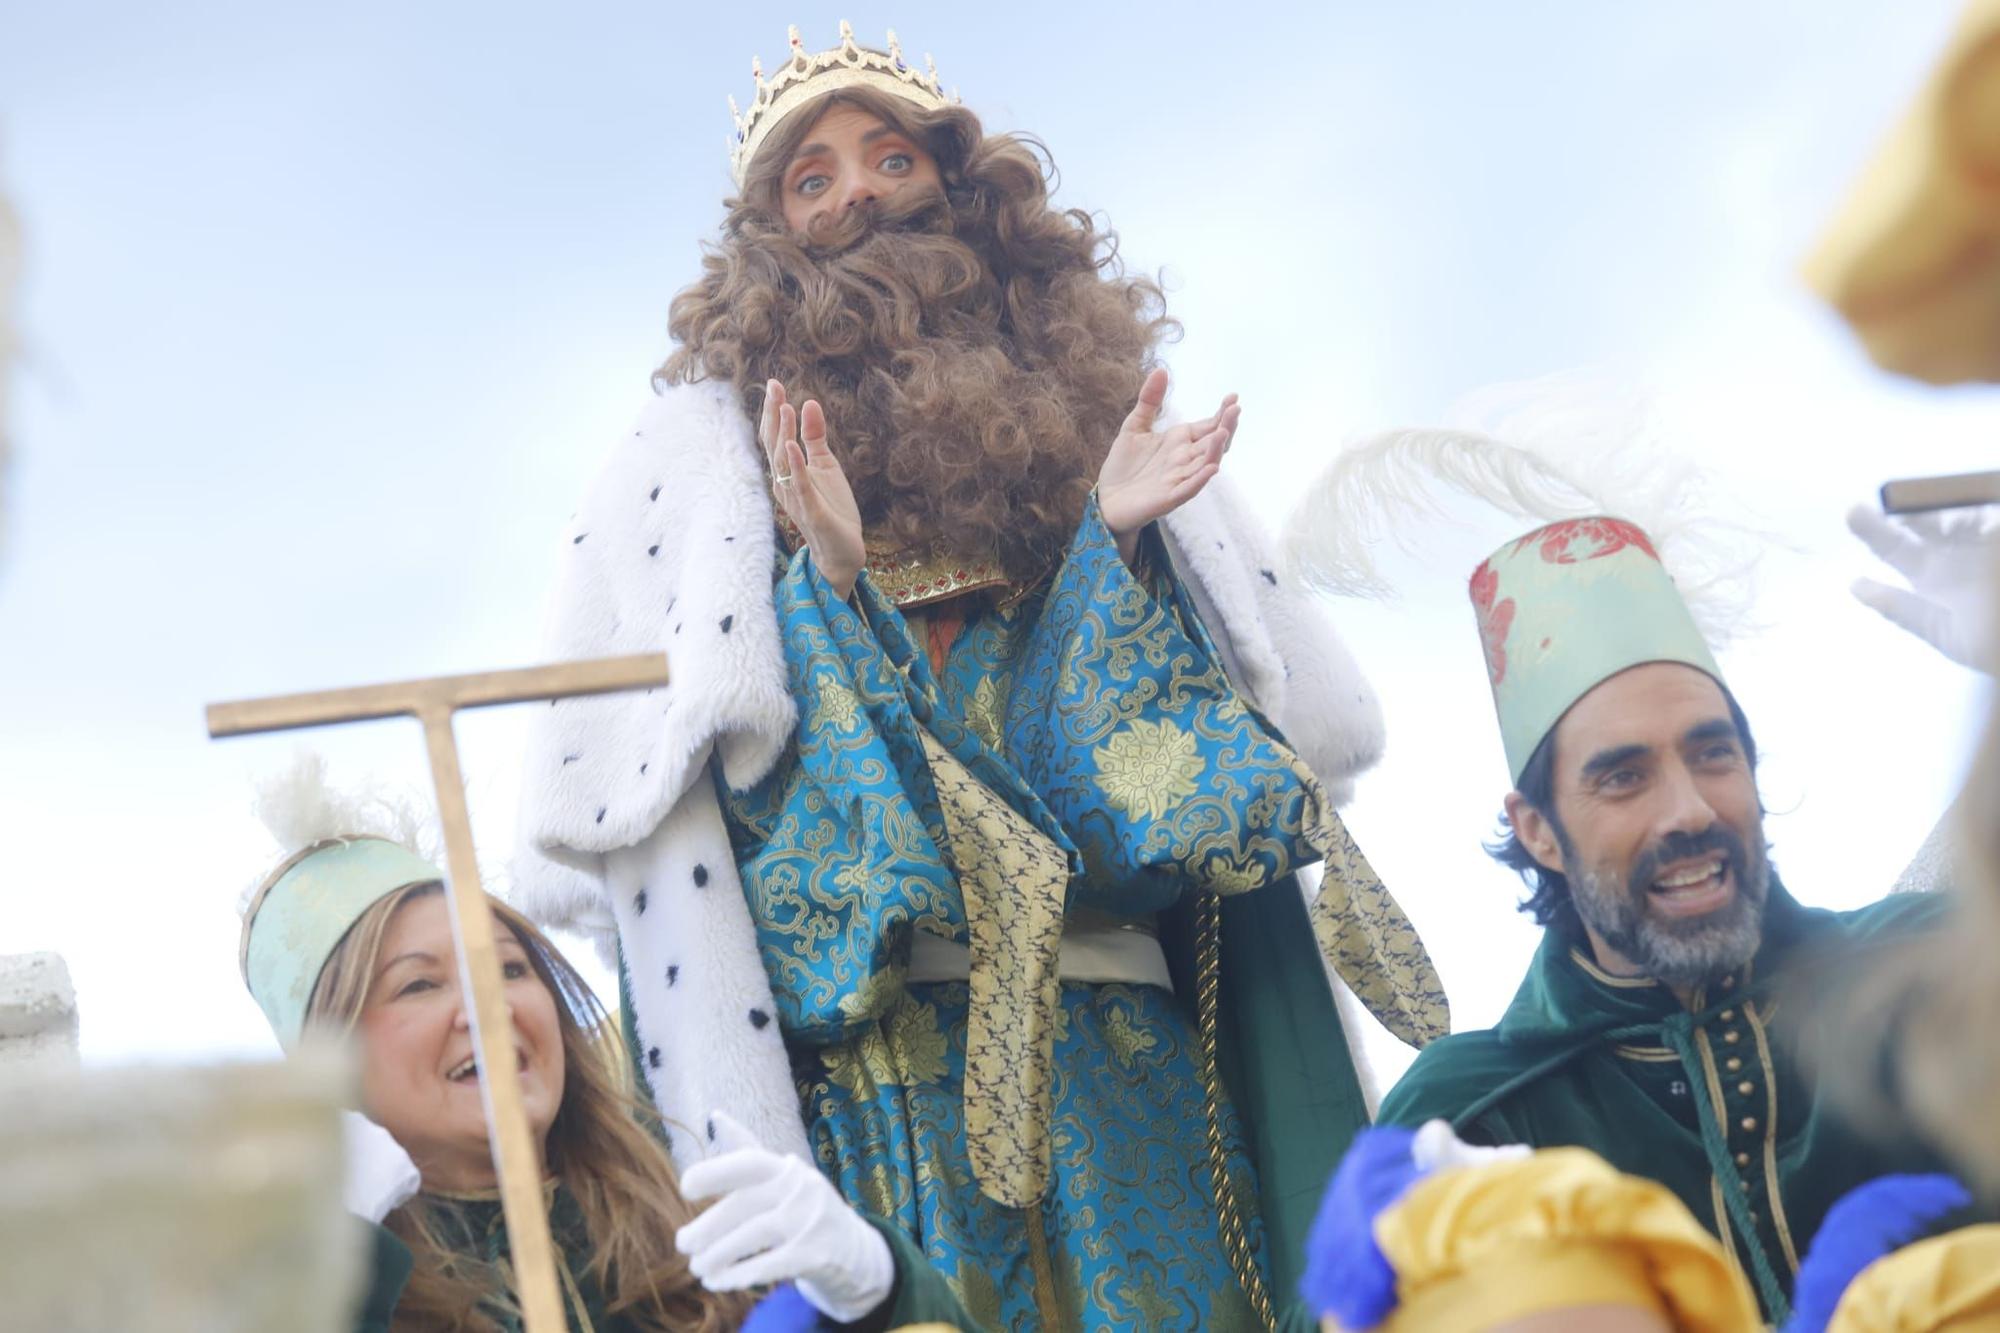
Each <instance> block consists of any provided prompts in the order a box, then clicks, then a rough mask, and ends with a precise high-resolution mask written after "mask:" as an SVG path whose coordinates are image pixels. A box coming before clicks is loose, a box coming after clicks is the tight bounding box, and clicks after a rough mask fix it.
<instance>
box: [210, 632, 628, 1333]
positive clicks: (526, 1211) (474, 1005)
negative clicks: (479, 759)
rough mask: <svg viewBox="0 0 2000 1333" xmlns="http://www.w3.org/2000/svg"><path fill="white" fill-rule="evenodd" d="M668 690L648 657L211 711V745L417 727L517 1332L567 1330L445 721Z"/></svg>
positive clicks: (489, 919)
mask: <svg viewBox="0 0 2000 1333" xmlns="http://www.w3.org/2000/svg"><path fill="white" fill-rule="evenodd" d="M666 683H667V659H666V658H665V657H663V656H662V655H660V654H658V653H645V654H641V655H639V656H636V657H604V658H596V659H593V660H590V661H582V662H557V663H554V664H552V665H549V666H541V667H525V668H521V669H519V670H514V671H486V672H479V673H476V674H473V675H466V676H436V677H432V678H430V679H427V680H407V681H399V682H396V683H394V684H389V685H363V686H359V687H356V688H353V689H343V690H321V691H317V692H315V693H310V694H288V695H280V696H276V697H273V698H266V699H244V700H238V701H236V702H233V703H219V704H210V705H209V707H208V734H209V735H210V736H211V737H214V738H217V739H220V738H222V737H225V736H247V735H251V734H254V733H258V732H268V731H291V730H294V729H297V728H300V727H322V726H336V725H339V724H342V723H347V722H363V721H368V720H371V719H376V718H385V717H413V718H415V719H417V721H418V722H420V723H421V724H422V725H423V729H424V741H425V744H426V747H427V748H428V750H429V753H430V763H431V782H432V785H433V786H435V787H436V788H437V802H438V819H439V822H440V823H441V824H442V825H443V826H444V843H445V855H446V871H447V882H448V885H449V888H450V893H449V895H448V898H447V901H449V902H450V904H451V921H452V937H453V938H454V940H456V941H457V945H458V975H459V983H460V985H461V986H462V987H463V988H464V992H465V994H466V996H467V998H468V1001H469V1007H470V1010H471V1014H472V1041H473V1049H474V1050H475V1051H477V1052H478V1055H479V1088H480V1097H481V1098H482V1099H483V1100H484V1102H485V1104H486V1130H487V1137H488V1139H489V1141H490V1143H491V1144H492V1148H493V1167H494V1171H495V1173H496V1174H497V1175H498V1177H499V1180H500V1206H501V1211H502V1214H503V1215H504V1216H505V1218H506V1221H507V1239H508V1249H509V1251H510V1253H511V1255H512V1259H513V1267H514V1272H515V1274H516V1279H515V1280H516V1282H517V1283H518V1285H519V1288H520V1290H519V1292H518V1295H519V1297H520V1300H521V1316H522V1320H523V1328H524V1333H563V1331H564V1330H565V1329H567V1328H568V1326H569V1324H568V1317H567V1315H566V1314H565V1313H564V1310H563V1299H562V1292H561V1290H560V1288H558V1286H557V1285H556V1268H555V1248H554V1244H553V1242H552V1240H551V1238H550V1236H549V1217H548V1206H547V1204H546V1202H545V1201H544V1199H543V1197H542V1188H541V1173H540V1170H539V1169H538V1166H537V1163H538V1162H539V1161H540V1158H541V1154H539V1153H537V1152H536V1151H535V1146H534V1141H533V1139H532V1138H531V1137H530V1135H529V1130H528V1120H527V1115H526V1112H525V1111H524V1110H523V1109H522V1105H521V1076H520V1071H519V1070H518V1069H516V1068H515V1063H514V1054H513V1042H512V1039H511V1029H512V1022H511V1020H510V1019H509V1018H508V1016H507V1007H506V1000H505V997H504V995H503V993H502V981H501V975H500V960H499V956H498V954H497V953H496V952H495V946H494V933H493V913H492V910H491V908H490V907H489V906H488V904H487V902H486V893H485V889H484V887H483V886H482V882H481V880H480V878H479V863H478V860H477V858H476V857H475V856H474V855H473V849H472V820H471V816H470V814H469V812H468V811H467V809H466V805H465V779H464V776H463V774H462V773H461V772H460V771H459V763H458V744H457V741H456V739H455V738H454V736H453V733H452V716H453V714H455V713H457V712H458V711H459V710H460V709H462V708H485V707H489V706H491V705H494V704H508V703H526V702H529V701H532V700H538V699H566V698H573V697H576V696H578V695H585V694H608V693H611V692H614V691H618V690H636V689H649V688H652V687H654V686H659V685H665V684H666Z"/></svg>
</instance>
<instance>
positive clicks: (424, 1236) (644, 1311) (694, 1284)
mask: <svg viewBox="0 0 2000 1333" xmlns="http://www.w3.org/2000/svg"><path fill="white" fill-rule="evenodd" d="M439 891H440V886H439V885H437V884H416V885H412V886H410V887H409V888H406V889H403V890H400V891H399V892H396V893H392V894H390V895H389V896H387V897H386V898H384V899H382V900H381V901H380V902H378V903H376V904H375V905H374V906H372V907H370V908H369V909H368V910H367V911H366V912H365V913H363V914H362V916H361V918H360V919H359V920H358V921H356V922H355V923H354V926H353V928H352V929H350V930H349V931H348V932H347V935H346V937H345V938H343V939H342V940H341V942H340V945H339V947H338V948H336V949H335V950H334V951H333V954H332V955H331V956H330V957H329V958H328V959H327V961H326V966H325V967H324V968H323V969H322V970H321V972H320V976H319V981H318V983H317V984H316V985H315V986H314V988H313V995H312V1002H311V1004H310V1005H309V1006H308V1007H307V1011H306V1023H307V1025H308V1026H309V1027H320V1028H333V1029H337V1030H339V1031H341V1032H343V1033H344V1032H350V1031H352V1029H353V1027H354V1025H355V1023H356V1021H357V1020H358V1019H359V1018H360V1016H361V1010H362V1006H363V1004H364V1003H365V1002H366V1000H367V998H368V983H369V978H370V976H371V974H372V973H373V972H374V970H375V962H376V959H377V957H378V956H379V955H380V953H381V948H382V939H383V936H384V935H385V934H386V933H387V932H388V928H389V921H390V918H392V917H393V916H394V915H395V914H396V910H397V909H398V908H399V907H401V906H403V904H405V903H407V902H409V901H411V900H412V899H414V898H417V897H420V896H422V895H424V894H427V893H437V892H439ZM489 901H491V900H489ZM492 908H493V914H494V917H495V919H496V920H497V921H498V922H499V923H500V924H501V925H503V926H505V927H506V928H507V929H508V930H511V931H512V932H513V933H514V937H515V938H516V939H518V940H519V941H520V942H521V947H522V948H523V949H524V950H526V952H527V955H528V960H529V963H530V964H531V965H532V966H533V967H534V969H535V975H536V976H538V977H540V978H541V981H542V984H543V985H544V986H547V987H548V988H549V993H550V994H551V995H553V996H554V997H555V999H556V1002H557V1003H556V1014H557V1021H558V1025H559V1027H560V1029H561V1032H562V1050H563V1065H564V1076H563V1097H562V1104H561V1105H560V1106H559V1107H557V1109H556V1116H555V1120H554V1123H552V1124H551V1125H550V1126H549V1135H548V1143H547V1154H548V1167H549V1170H550V1171H551V1172H552V1173H553V1174H555V1175H556V1176H557V1177H558V1178H559V1179H560V1180H561V1181H562V1184H563V1187H564V1188H565V1189H566V1190H568V1192H569V1194H570V1196H571V1198H573V1199H574V1200H575V1201H576V1204H577V1206H578V1208H579V1210H580V1211H581V1212H582V1214H583V1221H584V1229H585V1231H586V1233H587V1234H588V1236H589V1238H590V1248H591V1257H590V1262H589V1263H588V1265H586V1266H585V1268H584V1270H583V1273H584V1274H585V1275H588V1277H589V1278H590V1280H591V1281H592V1282H593V1283H594V1284H595V1286H596V1287H597V1289H598V1291H600V1292H602V1293H603V1296H604V1299H605V1303H606V1310H607V1313H610V1314H615V1315H618V1316H620V1317H621V1318H622V1319H624V1320H625V1321H626V1322H627V1323H629V1324H631V1325H632V1326H634V1327H638V1328H644V1329H659V1330H662V1333H665V1331H666V1330H682V1329H690V1330H702V1331H703V1333H709V1331H711V1330H714V1331H719V1330H724V1329H733V1328H735V1327H737V1326H738V1325H739V1324H741V1323H742V1321H743V1318H744V1316H745V1315H746V1314H747V1313H748V1311H749V1308H750V1305H751V1304H752V1299H751V1298H750V1297H748V1296H743V1295H735V1294H718V1293H714V1292H710V1291H708V1290H706V1289H705V1288H703V1287H702V1285H701V1284H700V1283H699V1282H698V1281H697V1280H696V1279H695V1277H694V1275H693V1274H692V1273H690V1272H689V1271H688V1266H687V1260H686V1259H685V1258H684V1257H683V1256H682V1255H681V1253H680V1252H679V1251H678V1250H676V1249H675V1248H674V1236H675V1234H676V1233H677V1232H678V1231H679V1230H680V1228H681V1226H682V1224H683V1223H685V1222H687V1221H688V1220H689V1219H690V1218H692V1217H693V1216H694V1215H695V1213H696V1211H697V1210H696V1209H695V1208H693V1207H691V1206H690V1205H689V1204H688V1203H687V1201H686V1200H685V1199H683V1198H682V1197H681V1192H680V1183H679V1181H678V1179H677V1178H676V1177H675V1174H674V1168H673V1164H672V1162H670V1161H669V1160H668V1158H667V1152H666V1149H665V1147H664V1146H662V1143H661V1141H660V1140H659V1139H658V1138H657V1137H655V1135H654V1132H653V1127H654V1126H656V1125H657V1117H656V1114H655V1112H654V1111H653V1109H652V1108H651V1107H650V1106H647V1105H645V1104H643V1103H642V1102H640V1101H638V1100H637V1099H635V1098H634V1097H633V1096H632V1094H631V1093H630V1092H629V1091H627V1087H628V1086H629V1085H628V1083H627V1081H626V1080H625V1079H624V1078H623V1077H622V1076H621V1070H622V1068H623V1061H624V1059H625V1053H624V1047H623V1044H622V1043H621V1042H619V1041H618V1040H617V1039H616V1035H615V1034H616V1032H617V1027H616V1025H615V1024H614V1023H613V1022H612V1021H611V1019H610V1018H609V1017H608V1016H607V1015H606V1014H605V1012H604V1009H603V1006H601V1005H600V1004H599V1003H598V1002H597V999H596V997H595V996H594V995H592V994H591V992H590V988H589V986H587V985H586V984H585V983H584V980H583V978H582V977H581V976H580V975H579V974H578V973H577V971H576V969H575V968H573V967H571V966H570V964H569V961H568V960H567V959H565V958H564V957H563V956H562V954H561V953H560V952H558V951H557V949H556V947H555V946H554V945H553V944H551V943H550V942H549V940H548V938H547V937H546V936H544V935H543V934H542V933H541V932H540V931H539V930H536V929H535V927H534V926H533V925H532V924H530V923H529V922H528V920H527V919H526V918H525V917H523V916H521V915H520V914H519V913H518V912H516V911H514V910H513V909H512V908H510V907H508V906H507V905H506V904H504V903H501V902H497V901H493V902H492ZM437 1209H438V1205H437V1204H436V1203H435V1202H434V1201H432V1200H430V1199H429V1198H427V1197H426V1196H425V1195H423V1194H419V1195H417V1196H416V1197H415V1198H414V1199H412V1200H410V1202H409V1203H407V1204H405V1205H403V1206H402V1207H401V1208H398V1209H396V1210H395V1211H394V1212H392V1213H390V1214H389V1216H388V1218H387V1219H386V1220H385V1221H384V1225H385V1226H387V1227H388V1228H389V1230H390V1231H392V1232H394V1233H395V1234H396V1235H397V1236H398V1237H400V1238H401V1239H402V1240H403V1242H404V1243H405V1244H407V1245H408V1246H409V1247H410V1250H411V1252H412V1253H413V1254H414V1256H415V1259H416V1265H415V1268H414V1269H413V1271H412V1272H411V1274H410V1279H409V1282H408V1283H407V1284H406V1285H405V1287H404V1288H403V1294H402V1298H401V1299H400V1300H399V1301H398V1302H397V1304H396V1313H395V1318H394V1321H393V1325H392V1326H393V1327H394V1328H396V1329H413V1330H414V1329H422V1330H426V1331H428V1330H433V1329H452V1330H462V1331H463V1333H489V1331H491V1333H498V1330H499V1328H500V1325H499V1324H498V1323H497V1322H496V1321H495V1318H494V1315H495V1312H496V1311H512V1310H513V1309H514V1308H515V1305H514V1296H513V1293H512V1292H511V1291H509V1290H508V1287H507V1282H506V1279H505V1277H504V1275H503V1274H501V1273H500V1272H498V1271H496V1270H495V1268H494V1267H493V1265H491V1264H489V1263H487V1262H485V1261H484V1260H482V1259H480V1258H479V1257H477V1256H475V1255H469V1254H464V1253H461V1252H458V1251H455V1250H454V1249H453V1248H452V1247H451V1246H449V1245H448V1244H446V1243H445V1242H444V1241H443V1240H442V1239H441V1237H442V1236H443V1235H444V1234H445V1233H444V1231H443V1230H442V1228H441V1227H440V1225H439V1223H440V1218H439V1215H438V1211H437Z"/></svg>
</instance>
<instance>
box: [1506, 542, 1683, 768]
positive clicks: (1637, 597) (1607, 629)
mask: <svg viewBox="0 0 2000 1333" xmlns="http://www.w3.org/2000/svg"><path fill="white" fill-rule="evenodd" d="M1472 605H1473V609H1474V610H1475V611H1476V612H1477V613H1478V617H1479V638H1480V642H1481V643H1482V644H1483V645H1484V646H1485V650H1486V674H1487V676H1488V678H1489V679H1490V680H1491V681H1492V684H1493V708H1494V711H1495V712H1496V713H1498V714H1499V717H1500V739H1501V742H1502V744H1503V745H1504V746H1505V747H1506V751H1507V771H1508V773H1509V774H1510V775H1511V776H1512V777H1513V780H1514V781H1515V782H1517V783H1518V782H1519V781H1520V780H1521V771H1522V770H1523V769H1525V768H1526V767H1527V766H1528V760H1529V759H1530V758H1531V757H1533V755H1534V753H1535V749H1536V747H1537V746H1539V745H1540V744H1541V743H1542V738H1543V737H1545V736H1547V735H1548V734H1549V732H1550V731H1551V730H1552V729H1553V728H1554V727H1555V725H1556V723H1557V722H1559V721H1561V720H1562V715H1563V714H1564V713H1567V712H1568V711H1569V710H1570V707H1571V706H1572V705H1573V704H1575V703H1576V701H1577V700H1579V699H1581V698H1582V697H1583V696H1584V695H1586V694H1588V693H1590V692H1591V691H1592V690H1593V689H1595V688H1597V686H1598V685H1600V684H1602V683H1603V682H1604V681H1606V680H1609V679H1610V678H1611V677H1613V676H1615V675H1617V674H1618V673H1619V672H1621V671H1624V670H1626V669H1627V668H1630V667H1635V666H1639V665H1641V664H1643V663H1646V662H1680V663H1683V664H1685V665H1687V666H1691V667H1694V668H1695V669H1697V670H1699V671H1705V672H1707V673H1708V674H1709V675H1711V676H1713V677H1714V678H1715V679H1716V681H1717V683H1720V682H1721V681H1722V671H1721V669H1720V668H1719V667H1717V666H1716V664H1715V657H1714V654H1712V653H1710V652H1709V649H1708V643H1707V641H1706V640H1705V639H1703V638H1702V635H1701V631H1700V630H1698V629H1697V628H1696V627H1695V622H1694V617H1693V616H1692V615H1690V614H1689V612H1688V608H1687V603H1686V602H1685V601H1683V600H1682V598H1681V594H1680V591H1679V590H1678V589H1677V588H1675V587H1674V581H1673V579H1672V577H1671V576H1670V575H1668V573H1667V570H1666V567H1665V566H1664V565H1662V564H1661V563H1660V556H1659V553H1658V551H1656V550H1655V549H1654V547H1653V542H1652V539H1651V538H1649V537H1648V536H1647V535H1646V534H1645V532H1644V531H1643V530H1641V529H1640V527H1639V526H1638V525H1637V524H1635V523H1631V522H1628V521H1626V520H1625V519H1622V518H1609V517H1604V516H1601V515H1600V516H1595V517H1591V518H1572V519H1565V520H1563V521H1562V522H1560V523H1551V524H1548V525H1547V526H1546V527H1540V528H1536V529H1535V530H1534V531H1533V532H1530V533H1528V534H1527V535H1526V536H1523V537H1517V538H1515V539H1514V540H1513V541H1510V542H1508V543H1507V544H1506V545H1505V546H1502V547H1501V548H1500V549H1499V550H1497V551H1495V552H1494V553H1493V554H1492V555H1490V556H1488V557H1487V558H1486V559H1485V560H1483V561H1481V562H1480V565H1479V568H1478V569H1476V570H1474V571H1473V573H1472Z"/></svg>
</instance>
